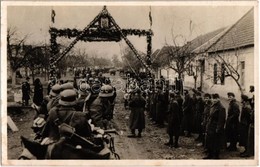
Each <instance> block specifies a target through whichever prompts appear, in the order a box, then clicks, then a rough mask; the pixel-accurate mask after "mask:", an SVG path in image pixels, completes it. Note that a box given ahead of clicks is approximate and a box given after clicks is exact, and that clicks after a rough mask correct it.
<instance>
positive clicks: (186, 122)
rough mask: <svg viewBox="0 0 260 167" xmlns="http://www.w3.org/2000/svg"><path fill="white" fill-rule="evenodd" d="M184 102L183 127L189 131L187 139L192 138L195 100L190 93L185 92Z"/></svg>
mask: <svg viewBox="0 0 260 167" xmlns="http://www.w3.org/2000/svg"><path fill="white" fill-rule="evenodd" d="M184 95H185V97H184V102H183V127H184V130H186V131H187V134H185V136H186V137H191V131H192V120H193V119H192V116H193V106H192V105H193V100H192V98H191V96H190V94H189V91H188V90H187V89H186V90H184Z"/></svg>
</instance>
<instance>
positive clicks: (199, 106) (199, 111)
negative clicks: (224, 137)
mask: <svg viewBox="0 0 260 167" xmlns="http://www.w3.org/2000/svg"><path fill="white" fill-rule="evenodd" d="M196 95H197V103H196V108H195V109H196V114H195V126H196V130H197V132H198V134H199V136H198V137H197V138H196V139H195V140H196V141H199V142H202V141H203V130H202V121H203V119H202V115H203V112H204V101H203V99H202V97H201V93H200V92H197V93H196Z"/></svg>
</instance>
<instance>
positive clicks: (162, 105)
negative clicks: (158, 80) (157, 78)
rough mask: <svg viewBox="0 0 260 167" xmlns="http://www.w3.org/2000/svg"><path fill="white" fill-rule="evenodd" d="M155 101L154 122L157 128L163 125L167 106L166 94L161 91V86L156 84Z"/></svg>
mask: <svg viewBox="0 0 260 167" xmlns="http://www.w3.org/2000/svg"><path fill="white" fill-rule="evenodd" d="M157 90H158V93H157V99H156V100H157V101H156V123H157V126H158V127H159V128H163V127H164V119H165V113H166V111H167V107H168V101H167V97H166V96H167V95H166V94H165V92H163V91H162V86H161V85H157Z"/></svg>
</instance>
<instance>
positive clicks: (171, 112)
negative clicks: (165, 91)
mask: <svg viewBox="0 0 260 167" xmlns="http://www.w3.org/2000/svg"><path fill="white" fill-rule="evenodd" d="M167 117H168V126H167V133H168V135H169V138H170V139H169V142H168V143H165V145H167V146H170V147H173V146H174V147H175V148H177V147H178V140H179V136H180V125H181V120H180V114H179V105H178V102H177V100H176V97H175V95H174V93H173V92H172V93H170V104H169V108H168V116H167ZM173 136H175V142H174V144H173Z"/></svg>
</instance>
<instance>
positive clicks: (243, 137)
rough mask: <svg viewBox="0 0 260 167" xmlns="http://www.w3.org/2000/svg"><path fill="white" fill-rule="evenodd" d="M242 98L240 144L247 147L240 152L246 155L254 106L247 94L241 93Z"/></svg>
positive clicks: (241, 154)
mask: <svg viewBox="0 0 260 167" xmlns="http://www.w3.org/2000/svg"><path fill="white" fill-rule="evenodd" d="M241 99H242V110H241V118H240V122H239V126H240V128H239V146H242V147H244V148H245V150H244V152H242V153H240V156H242V157H243V156H245V155H246V154H247V143H248V130H249V125H250V116H251V113H252V108H251V106H250V103H249V98H248V96H247V95H241Z"/></svg>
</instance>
